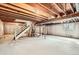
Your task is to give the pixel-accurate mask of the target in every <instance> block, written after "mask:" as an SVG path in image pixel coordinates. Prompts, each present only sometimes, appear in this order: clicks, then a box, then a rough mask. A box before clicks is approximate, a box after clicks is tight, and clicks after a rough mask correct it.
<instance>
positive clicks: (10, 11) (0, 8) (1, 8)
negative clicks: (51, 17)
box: [0, 6, 42, 21]
mask: <svg viewBox="0 0 79 59" xmlns="http://www.w3.org/2000/svg"><path fill="white" fill-rule="evenodd" d="M0 10H4V11H6V12H9V13H14V14H20V15H23V16H26V17H27V18H29V19H34V20H36V21H39V20H41V19H42V18H38V20H37V19H36V17H30V16H28V15H26V14H22V13H19V12H16V11H15V12H14V11H12V10H9V9H6V8H4V7H3V6H2V7H1V6H0Z"/></svg>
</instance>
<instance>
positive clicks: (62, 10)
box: [0, 3, 75, 22]
mask: <svg viewBox="0 0 79 59" xmlns="http://www.w3.org/2000/svg"><path fill="white" fill-rule="evenodd" d="M74 8H75V7H73V3H1V4H0V15H4V16H7V17H13V18H14V19H16V18H18V19H24V20H30V21H34V22H44V21H49V20H50V19H52V20H53V19H57V18H63V17H69V16H70V15H71V14H73V13H75V11H74Z"/></svg>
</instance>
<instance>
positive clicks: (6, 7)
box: [0, 4, 43, 19]
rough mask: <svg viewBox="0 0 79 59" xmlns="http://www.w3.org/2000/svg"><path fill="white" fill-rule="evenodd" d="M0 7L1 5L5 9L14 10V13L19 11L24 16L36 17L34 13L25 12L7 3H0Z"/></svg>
mask: <svg viewBox="0 0 79 59" xmlns="http://www.w3.org/2000/svg"><path fill="white" fill-rule="evenodd" d="M0 7H3V8H5V9H7V10H10V11H12V12H16V13H20V14H23V15H26V16H28V17H31V18H36V16H34V15H32V14H29V13H25V12H23V11H20V10H17V9H14V8H12V7H10V6H8V5H4V4H1V5H0ZM39 18H41V17H39ZM42 19H43V18H42Z"/></svg>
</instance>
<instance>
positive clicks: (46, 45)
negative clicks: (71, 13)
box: [0, 35, 79, 55]
mask: <svg viewBox="0 0 79 59" xmlns="http://www.w3.org/2000/svg"><path fill="white" fill-rule="evenodd" d="M0 54H4V55H7V54H8V55H12V54H27V55H28V54H31V55H44V54H45V55H72V54H79V41H78V39H70V38H64V37H58V36H49V35H46V37H44V36H40V37H23V38H20V39H19V40H16V41H13V42H10V43H8V44H7V43H6V44H0Z"/></svg>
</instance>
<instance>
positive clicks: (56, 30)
mask: <svg viewBox="0 0 79 59" xmlns="http://www.w3.org/2000/svg"><path fill="white" fill-rule="evenodd" d="M78 54H79V3H0V55H78Z"/></svg>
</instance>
